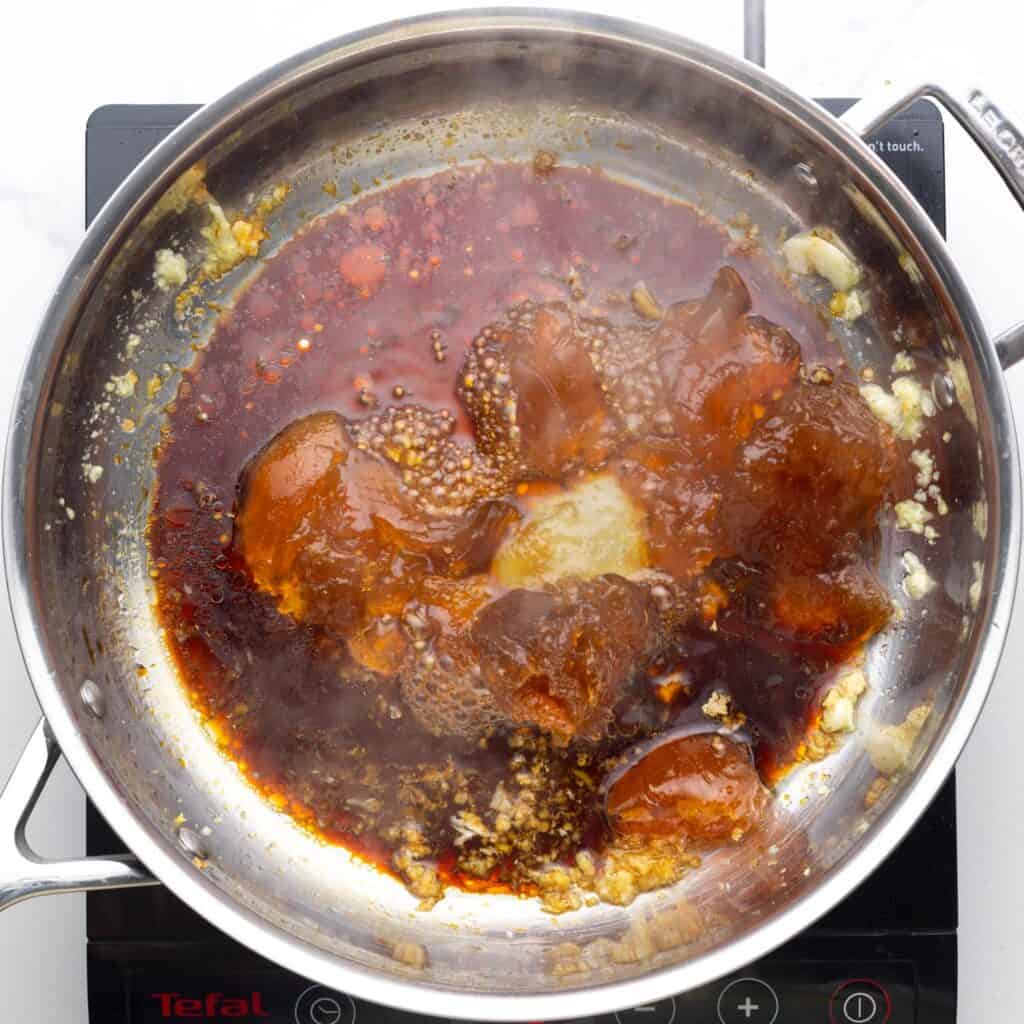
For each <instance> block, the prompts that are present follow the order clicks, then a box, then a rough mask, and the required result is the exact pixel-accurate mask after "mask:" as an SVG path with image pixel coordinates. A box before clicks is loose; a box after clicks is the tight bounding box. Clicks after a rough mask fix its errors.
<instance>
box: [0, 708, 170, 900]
mask: <svg viewBox="0 0 1024 1024" xmlns="http://www.w3.org/2000/svg"><path fill="white" fill-rule="evenodd" d="M59 757H60V748H59V747H58V746H57V741H56V740H55V739H54V737H53V733H51V732H50V727H49V725H48V724H47V722H46V719H45V718H44V719H41V720H40V722H39V724H38V725H37V726H36V728H35V731H34V732H33V733H32V737H31V739H29V741H28V743H27V744H26V746H25V749H24V751H23V752H22V754H21V757H20V758H19V759H18V763H17V764H16V765H15V766H14V771H13V772H12V773H11V777H10V779H8V781H7V785H6V786H5V787H4V790H3V792H2V793H0V910H6V909H7V907H11V906H13V905H14V904H15V903H20V902H21V901H22V900H26V899H28V898H29V897H31V896H42V895H44V894H46V893H52V892H84V891H86V890H90V889H124V888H127V887H130V886H137V885H157V884H159V883H158V881H157V879H155V878H154V877H153V876H152V875H151V874H149V872H148V871H147V870H146V869H145V867H143V865H142V864H140V863H139V861H138V860H136V859H135V858H134V857H132V856H131V855H130V854H123V855H122V854H116V855H113V856H110V857H82V858H80V859H78V860H44V859H43V858H42V857H40V856H39V855H38V854H37V853H36V852H35V851H34V850H33V849H32V847H31V846H30V845H29V842H28V839H27V837H26V835H25V828H26V826H27V824H28V820H29V818H30V817H31V815H32V811H33V810H34V809H35V806H36V801H38V799H39V796H40V794H41V793H42V791H43V787H44V786H45V785H46V781H47V779H49V777H50V773H51V772H52V771H53V768H54V765H56V763H57V759H58V758H59Z"/></svg>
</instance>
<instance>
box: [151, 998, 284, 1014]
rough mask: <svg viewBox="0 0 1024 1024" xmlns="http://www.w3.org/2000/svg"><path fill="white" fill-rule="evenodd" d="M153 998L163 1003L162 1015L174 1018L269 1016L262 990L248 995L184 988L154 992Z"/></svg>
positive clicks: (161, 1005) (161, 1006)
mask: <svg viewBox="0 0 1024 1024" xmlns="http://www.w3.org/2000/svg"><path fill="white" fill-rule="evenodd" d="M153 998H154V999H155V1000H157V1002H159V1003H160V1016H161V1017H168V1018H170V1019H171V1020H174V1019H176V1018H185V1019H189V1018H194V1019H197V1020H203V1019H204V1018H205V1019H206V1020H220V1019H221V1018H222V1017H249V1018H253V1017H269V1016H270V1014H269V1013H268V1012H267V1011H266V1010H265V1009H264V1008H263V993H262V992H250V993H249V994H248V995H247V996H229V995H225V994H224V993H223V992H207V993H206V994H205V995H202V996H186V995H182V993H181V992H154V993H153Z"/></svg>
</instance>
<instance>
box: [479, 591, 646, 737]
mask: <svg viewBox="0 0 1024 1024" xmlns="http://www.w3.org/2000/svg"><path fill="white" fill-rule="evenodd" d="M659 639H660V637H659V621H658V614H657V609H656V607H655V604H654V602H653V600H652V599H651V597H650V595H649V594H648V593H647V591H646V590H645V589H644V588H643V587H640V586H637V585H636V584H634V583H631V582H630V581H629V580H626V579H623V578H622V577H621V576H614V575H607V576H599V577H597V578H595V579H593V580H589V581H586V582H584V581H577V580H574V581H571V582H566V583H564V584H562V585H560V586H558V587H547V588H545V589H544V590H513V591H511V592H510V593H508V594H506V595H505V596H504V597H501V598H499V599H498V600H496V601H494V602H492V603H491V604H489V605H487V606H486V607H485V608H484V609H483V610H482V611H481V612H480V614H479V615H478V616H477V618H476V621H475V623H474V625H473V630H472V643H473V645H474V647H475V648H476V649H477V650H478V651H479V657H480V662H481V667H482V672H483V676H484V679H485V680H486V681H487V683H488V686H489V687H490V689H491V692H492V693H493V694H494V697H495V700H496V701H497V703H498V706H499V707H500V708H501V709H502V710H503V711H504V712H505V713H506V714H507V715H508V716H509V718H510V719H511V720H512V721H516V722H532V723H535V724H537V725H539V726H541V728H543V729H547V730H548V731H550V732H551V733H553V734H554V735H555V736H556V737H557V738H558V739H559V740H562V741H564V740H566V739H569V738H571V737H573V736H582V737H587V738H591V739H597V738H600V737H601V735H602V734H603V732H604V730H605V727H606V725H607V722H608V718H609V714H610V711H611V707H612V705H613V704H614V702H615V701H616V699H617V698H618V697H619V696H620V695H621V694H622V693H623V692H624V691H625V688H626V685H627V683H628V682H629V681H630V680H631V679H632V678H633V677H634V676H635V675H636V674H637V673H639V672H641V671H642V670H643V668H644V666H645V664H646V663H647V661H648V660H649V659H650V658H651V657H652V656H653V654H654V653H655V652H656V650H657V646H658V641H659Z"/></svg>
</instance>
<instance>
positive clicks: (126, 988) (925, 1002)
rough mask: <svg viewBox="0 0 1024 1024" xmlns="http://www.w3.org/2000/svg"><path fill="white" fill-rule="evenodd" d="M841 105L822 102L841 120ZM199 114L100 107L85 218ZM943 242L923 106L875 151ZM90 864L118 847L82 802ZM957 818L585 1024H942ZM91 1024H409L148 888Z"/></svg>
mask: <svg viewBox="0 0 1024 1024" xmlns="http://www.w3.org/2000/svg"><path fill="white" fill-rule="evenodd" d="M850 102H851V101H849V100H832V101H826V105H827V106H828V107H829V108H830V109H832V110H833V111H835V112H840V111H841V110H842V109H844V108H845V107H846V106H847V105H848V104H849V103H850ZM194 109H196V108H195V107H190V106H131V105H126V106H108V107H102V108H100V109H99V110H97V111H96V112H95V113H94V114H93V115H92V117H90V119H89V123H88V127H87V131H86V220H87V221H91V220H92V218H93V217H94V216H95V215H96V213H97V212H98V210H99V209H100V207H101V206H102V205H103V203H104V202H105V201H106V200H107V198H108V197H109V196H110V194H111V193H112V192H113V190H114V189H115V188H116V187H117V186H118V184H119V183H120V182H121V181H122V180H123V178H124V177H125V176H126V175H127V174H128V173H129V171H131V169H132V168H133V167H134V166H135V165H136V164H137V163H138V162H139V160H141V159H142V157H144V156H145V155H146V154H147V153H148V152H149V150H150V149H152V148H153V146H155V145H156V144H157V143H158V142H160V141H161V140H162V139H163V138H164V137H165V136H166V135H167V134H168V133H169V132H170V131H171V130H172V129H173V128H175V127H176V126H177V125H178V124H180V122H181V121H182V120H184V118H185V117H187V116H188V115H189V114H190V113H191V112H192V111H193V110H194ZM872 144H873V146H874V148H875V150H876V152H878V153H879V155H880V156H881V157H882V159H884V160H885V161H886V162H887V163H888V164H889V165H890V166H891V167H892V168H893V170H894V171H895V172H896V173H897V174H898V175H899V176H900V177H901V178H902V179H903V181H904V182H905V183H906V185H907V186H908V187H909V188H910V190H911V191H912V192H913V193H914V195H915V196H916V197H917V198H918V200H919V201H920V203H921V204H922V206H923V207H924V209H925V210H926V211H927V212H928V214H929V215H930V216H931V218H932V220H933V221H934V222H935V224H936V225H937V227H938V228H939V229H940V230H941V231H943V232H944V231H945V226H946V209H945V159H944V137H943V126H942V120H941V118H940V116H939V114H938V112H937V110H936V109H935V108H934V107H933V106H931V105H930V104H928V103H926V102H920V103H918V104H916V105H915V106H913V107H911V108H910V109H909V110H908V111H906V112H905V113H904V114H902V115H900V116H899V117H897V118H895V119H894V120H893V121H891V122H890V123H889V124H888V125H886V126H885V128H884V129H883V130H882V131H881V132H880V133H879V135H878V136H877V138H875V139H874V140H873V143H872ZM87 843H88V848H89V852H90V853H109V852H111V851H112V850H115V849H123V848H124V847H123V844H122V843H121V842H120V841H119V839H118V838H117V837H116V836H115V835H114V833H113V832H112V831H111V830H110V829H109V828H108V826H107V825H106V823H105V822H104V821H103V819H102V818H101V817H100V815H99V814H98V813H97V812H96V810H95V808H93V807H92V805H91V804H90V805H89V806H88V809H87ZM956 926H957V891H956V817H955V797H954V785H953V779H952V778H951V779H950V780H949V781H948V782H947V783H946V785H945V787H944V788H943V789H942V791H941V792H940V794H939V796H938V797H937V798H936V800H935V802H934V803H933V804H932V806H931V808H930V809H929V810H928V812H927V813H926V814H925V815H924V816H923V817H922V819H921V820H920V822H919V823H918V824H917V825H916V827H915V828H914V830H913V831H912V832H911V834H910V835H909V836H908V837H907V839H906V840H905V841H904V842H903V843H902V845H901V846H900V847H899V848H898V849H897V850H896V851H895V852H894V853H893V854H892V855H891V856H890V857H889V859H888V860H887V861H886V862H885V863H884V864H883V865H882V866H881V867H880V868H879V869H878V870H877V871H876V872H875V873H874V875H872V877H871V878H870V879H868V880H867V881H866V882H865V883H864V884H863V885H862V886H861V887H860V888H859V889H857V890H856V891H855V892H853V893H852V894H851V895H850V896H849V897H848V898H847V899H846V900H844V901H843V903H841V904H840V905H839V906H838V907H836V908H835V909H834V910H832V911H831V913H829V914H828V915H826V916H825V917H823V918H822V919H821V920H820V921H819V922H818V923H817V924H816V925H815V926H814V927H812V928H810V929H809V930H808V931H806V932H804V933H803V934H802V935H800V936H798V937H797V938H796V939H794V940H792V941H791V942H789V943H787V944H786V945H785V946H783V947H781V948H780V949H778V950H776V951H775V952H774V953H772V954H771V955H770V956H768V957H766V958H764V959H763V960H761V961H758V962H756V963H754V964H750V965H748V966H747V967H746V968H745V969H743V970H742V971H740V972H738V973H737V974H735V975H733V976H731V977H727V978H723V979H722V980H721V981H719V982H716V983H713V984H712V985H709V986H707V987H706V988H704V989H700V990H697V991H695V992H689V993H686V994H684V995H680V996H678V997H676V998H675V999H674V1000H664V1001H662V1002H661V1003H656V1004H652V1005H650V1006H641V1007H636V1008H634V1009H633V1010H629V1011H624V1012H620V1013H618V1014H609V1015H607V1017H601V1018H594V1024H613V1022H614V1024H676V1022H678V1024H689V1022H694V1024H697V1022H700V1024H704V1022H708V1024H715V1022H722V1024H776V1022H778V1024H819V1022H828V1021H832V1022H835V1024H884V1022H885V1021H887V1020H891V1021H892V1022H893V1024H904V1022H906V1024H910V1022H920V1024H953V1022H954V1021H955V1019H956ZM87 932H88V982H89V1012H90V1018H91V1020H92V1021H93V1022H94V1024H143V1022H150V1021H153V1022H155V1021H194V1020H219V1019H235V1020H248V1021H257V1020H258V1021H265V1022H268V1024H278V1022H280V1024H285V1022H287V1024H355V1021H356V1020H359V1021H360V1022H362V1024H372V1022H381V1024H384V1022H390V1024H415V1022H416V1021H417V1019H419V1018H417V1016H416V1015H415V1014H410V1013H404V1012H399V1011H395V1010H390V1009H387V1008H385V1007H381V1006H376V1005H373V1004H370V1003H366V1002H362V1001H358V1000H353V999H351V998H350V997H349V996H347V995H346V994H344V993H337V992H331V991H329V990H327V989H324V988H322V987H321V986H314V985H312V983H311V982H309V981H307V980H305V979H303V978H300V977H298V976H296V975H293V974H291V973H289V972H288V971H285V970H283V969H282V968H280V967H277V966H276V965H274V964H272V963H269V962H268V961H266V960H264V959H262V958H261V957H258V956H257V955H255V954H254V953H252V952H250V951H249V950H247V949H245V948H244V947H242V946H240V945H238V944H237V943H235V942H234V941H232V940H231V939H229V938H228V937H227V936H225V935H223V934H222V933H221V932H219V931H217V929H215V928H213V927H212V926H211V925H209V924H208V923H207V922H206V921H204V920H203V919H202V918H200V917H199V916H197V915H196V914H195V913H193V911H191V910H190V909H189V908H188V907H187V906H185V905H184V904H183V903H181V902H180V901H179V900H178V899H177V898H175V897H174V896H172V895H171V894H170V893H169V892H168V891H167V890H166V889H163V888H160V887H154V888H147V889H136V890H130V891H125V892H112V893H91V894H89V896H88V917H87Z"/></svg>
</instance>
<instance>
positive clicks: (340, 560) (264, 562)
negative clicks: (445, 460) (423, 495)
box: [234, 413, 518, 637]
mask: <svg viewBox="0 0 1024 1024" xmlns="http://www.w3.org/2000/svg"><path fill="white" fill-rule="evenodd" d="M516 518H518V512H517V511H516V510H515V509H514V508H513V506H512V505H511V504H509V503H507V502H500V501H495V500H484V501H482V502H480V503H478V504H476V505H474V506H473V507H472V508H471V509H469V510H468V511H466V512H465V513H462V514H460V515H452V514H447V515H446V514H438V513H436V512H433V513H431V511H429V510H427V509H425V508H423V507H422V505H417V504H416V503H415V502H414V501H413V499H412V496H411V495H410V494H409V493H408V491H407V490H406V489H405V488H404V487H403V485H402V481H401V477H400V476H399V473H398V471H397V470H396V469H395V467H393V466H392V465H390V464H389V463H388V462H387V461H386V460H384V459H382V458H379V457H377V456H375V455H372V454H369V453H367V452H366V451H363V450H361V449H360V448H358V447H356V445H355V443H354V442H353V440H352V438H351V435H350V430H349V426H348V424H347V423H346V422H345V420H344V418H343V417H341V416H338V415H337V414H333V413H317V414H315V415H313V416H309V417H306V418H304V419H302V420H299V421H298V422H296V423H294V424H292V425H291V426H289V427H287V428H286V429H285V430H284V431H282V432H281V433H280V434H278V435H277V437H275V438H274V439H273V440H272V441H271V442H270V443H269V444H268V445H267V446H266V447H265V448H264V449H263V450H262V451H261V452H260V453H259V454H258V455H257V456H256V457H255V458H254V459H253V460H252V462H251V463H250V464H249V465H248V466H247V467H246V470H245V473H244V475H243V479H242V483H241V485H240V491H239V502H238V514H237V518H236V525H235V534H234V545H235V550H236V552H237V553H238V554H239V555H240V556H241V558H242V560H243V561H244V562H245V564H246V565H247V567H248V569H249V571H250V572H251V574H252V578H253V581H254V582H255V584H256V586H257V587H258V588H260V589H261V590H265V591H267V592H268V593H270V594H273V595H274V596H276V597H277V598H278V600H279V604H278V607H279V608H280V609H281V611H282V612H285V613H286V614H289V615H292V616H294V617H295V618H297V619H300V620H303V621H308V622H312V623H315V624H317V625H319V626H324V627H327V628H329V629H331V630H332V631H333V632H334V633H336V634H338V635H339V636H342V637H347V636H349V635H352V634H353V633H354V632H355V631H356V629H357V627H359V626H364V625H366V624H367V623H369V621H370V620H371V619H373V618H375V617H379V616H385V615H390V616H395V615H400V614H401V612H402V611H403V609H404V608H405V606H406V604H407V603H408V602H409V601H410V600H411V599H412V597H413V595H414V594H415V593H416V591H417V589H418V587H419V585H420V584H421V582H422V581H423V579H424V578H425V577H426V576H427V575H428V574H431V573H437V574H442V575H446V576H451V577H456V578H457V577H460V576H465V575H469V574H471V573H473V572H478V571H480V570H481V569H483V568H486V567H487V566H488V565H489V564H490V561H491V558H492V556H493V554H494V551H495V550H496V549H497V546H498V544H499V543H500V541H501V538H502V536H503V535H504V533H505V531H506V529H507V528H508V526H509V525H510V524H511V523H512V521H513V520H514V519H516Z"/></svg>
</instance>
